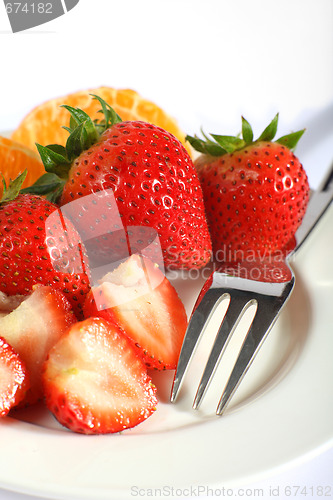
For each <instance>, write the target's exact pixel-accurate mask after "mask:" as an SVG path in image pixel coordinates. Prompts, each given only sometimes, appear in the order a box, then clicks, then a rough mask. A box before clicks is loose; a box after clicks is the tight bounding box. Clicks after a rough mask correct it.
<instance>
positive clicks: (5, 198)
mask: <svg viewBox="0 0 333 500" xmlns="http://www.w3.org/2000/svg"><path fill="white" fill-rule="evenodd" d="M27 173H28V171H27V169H26V170H24V171H23V172H22V173H20V174H19V175H18V176H17V177H16V178H15V179H14V180H13V181H12V180H10V181H9V183H8V186H7V184H6V181H5V179H4V177H3V176H2V186H3V191H2V196H1V198H0V206H1V205H5V204H6V203H8V202H10V201H13V200H15V198H17V197H18V195H19V194H20V189H21V186H22V184H23V182H24V181H25V178H26V176H27ZM1 175H2V174H1Z"/></svg>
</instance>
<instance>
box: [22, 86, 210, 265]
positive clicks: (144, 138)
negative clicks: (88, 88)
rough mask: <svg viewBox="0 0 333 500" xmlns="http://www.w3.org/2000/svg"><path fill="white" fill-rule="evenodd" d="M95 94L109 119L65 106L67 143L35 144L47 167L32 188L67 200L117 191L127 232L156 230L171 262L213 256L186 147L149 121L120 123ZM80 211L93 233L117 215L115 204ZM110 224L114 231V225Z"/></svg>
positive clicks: (192, 262)
mask: <svg viewBox="0 0 333 500" xmlns="http://www.w3.org/2000/svg"><path fill="white" fill-rule="evenodd" d="M94 97H95V98H96V99H98V100H99V101H100V103H101V106H102V111H103V113H104V116H105V119H104V120H103V121H102V122H100V123H98V122H93V121H92V120H91V119H90V118H89V116H88V115H87V114H86V113H85V112H83V111H81V110H80V109H78V108H72V107H70V106H64V107H65V108H67V110H68V111H69V112H70V114H71V117H72V118H71V125H70V127H69V128H68V129H67V130H68V131H69V132H70V135H69V137H68V140H67V144H66V147H62V146H59V145H56V146H55V145H50V146H41V145H37V147H38V150H39V153H40V156H41V159H42V161H43V163H44V166H45V169H46V172H47V173H46V174H45V175H43V176H42V177H41V178H40V179H39V180H38V181H37V182H36V183H35V184H34V185H33V186H30V188H28V191H29V192H34V193H41V192H42V193H43V194H46V193H47V192H48V194H47V197H48V199H51V200H53V201H54V200H56V201H59V203H60V205H66V204H68V203H70V202H71V201H73V200H75V199H78V198H82V199H83V197H85V196H87V195H89V194H91V193H98V192H99V191H101V190H112V192H113V193H114V198H115V202H116V207H117V213H119V214H120V218H121V224H122V226H123V227H124V229H125V231H128V228H131V227H133V226H134V227H142V226H145V227H150V228H154V229H156V231H157V233H158V237H159V239H160V244H161V247H162V250H163V257H164V262H165V264H166V265H167V266H172V267H174V268H188V269H191V268H198V267H203V266H204V265H205V264H206V263H207V262H208V261H209V260H210V256H211V241H210V236H209V231H208V227H207V222H206V217H205V212H204V203H203V197H202V191H201V187H200V182H199V180H198V177H197V174H196V171H195V168H194V165H193V162H192V160H191V158H190V156H189V154H188V152H187V151H186V150H185V148H184V147H183V145H182V144H181V143H180V142H179V141H178V139H176V138H175V137H174V136H173V135H172V134H170V133H169V132H167V131H165V130H163V129H162V128H159V127H157V126H155V125H151V124H149V123H145V122H140V121H124V122H122V121H121V118H120V117H119V116H118V115H117V114H116V113H115V112H114V110H113V109H112V108H110V106H108V105H107V104H106V103H105V102H104V101H103V99H101V98H99V97H98V96H94ZM60 193H61V194H60ZM82 215H83V217H82V221H81V226H80V229H83V230H84V231H86V230H87V228H91V230H92V231H93V229H94V228H95V227H96V224H97V222H96V219H99V220H100V218H101V217H104V218H107V217H109V218H110V219H111V221H113V217H114V208H113V207H112V208H110V210H109V213H98V214H97V215H96V211H95V212H94V213H91V212H90V211H89V210H87V211H85V213H83V214H82ZM110 227H111V229H109V231H113V230H115V229H117V227H116V226H115V225H113V224H111V225H110V224H109V228H110ZM123 227H121V229H123ZM118 229H119V227H118ZM92 236H93V234H91V237H92ZM110 251H112V248H111V250H110ZM127 255H128V254H127Z"/></svg>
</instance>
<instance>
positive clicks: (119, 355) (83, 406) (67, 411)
mask: <svg viewBox="0 0 333 500" xmlns="http://www.w3.org/2000/svg"><path fill="white" fill-rule="evenodd" d="M43 382H44V394H45V401H46V405H47V407H48V408H49V410H50V411H51V412H52V413H53V414H54V416H55V418H56V419H57V420H58V421H59V422H60V424H62V425H63V426H65V427H67V428H68V429H70V430H72V431H73V432H77V433H81V434H107V433H115V432H121V431H123V430H125V429H129V428H132V427H135V426H136V425H138V424H139V423H141V422H143V421H144V420H145V419H147V418H148V417H149V416H150V415H152V414H153V413H154V412H155V410H156V406H157V403H158V401H157V397H156V387H155V386H154V385H153V384H152V381H151V378H150V377H149V375H148V373H147V370H146V367H145V365H144V363H143V361H142V360H141V359H140V357H139V356H138V355H137V353H136V352H135V350H134V349H133V346H132V343H131V342H130V340H129V339H128V338H127V336H126V335H125V334H124V333H123V332H122V331H121V330H120V329H119V328H118V326H117V325H115V324H113V323H110V322H108V321H105V320H103V319H101V318H89V319H86V320H84V321H81V322H79V323H76V324H74V325H72V327H71V328H70V329H69V330H68V331H67V332H66V333H65V334H64V335H63V336H62V337H61V339H60V340H59V341H58V342H57V343H56V344H55V345H54V346H53V348H52V349H51V350H50V352H49V356H48V359H47V360H46V362H45V364H44V371H43Z"/></svg>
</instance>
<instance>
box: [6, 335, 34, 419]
mask: <svg viewBox="0 0 333 500" xmlns="http://www.w3.org/2000/svg"><path fill="white" fill-rule="evenodd" d="M28 387H29V375H28V372H27V370H26V367H25V365H24V363H23V362H22V360H21V359H20V357H19V355H18V354H17V353H16V352H15V351H14V349H13V348H12V347H11V346H10V345H9V344H8V343H7V342H6V340H5V339H4V338H3V337H0V417H4V416H5V415H7V414H8V413H9V411H10V410H11V408H13V407H14V406H16V405H17V404H18V403H20V401H22V399H23V398H24V397H25V394H26V391H27V389H28Z"/></svg>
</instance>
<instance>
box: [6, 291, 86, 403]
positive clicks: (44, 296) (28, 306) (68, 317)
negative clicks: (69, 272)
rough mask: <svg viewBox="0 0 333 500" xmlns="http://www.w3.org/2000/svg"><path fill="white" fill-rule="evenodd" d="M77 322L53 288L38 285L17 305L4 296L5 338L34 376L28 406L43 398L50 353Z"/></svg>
mask: <svg viewBox="0 0 333 500" xmlns="http://www.w3.org/2000/svg"><path fill="white" fill-rule="evenodd" d="M13 306H14V307H15V308H14V309H12V307H13ZM76 321H77V319H76V317H75V315H74V313H73V310H72V308H71V305H70V304H69V302H68V301H67V299H66V298H65V296H64V294H62V293H61V292H59V291H58V290H54V289H52V288H51V287H49V286H42V285H35V287H34V290H33V292H32V293H31V294H30V295H28V296H24V297H17V303H16V304H15V301H14V300H13V298H12V297H9V298H8V299H7V300H6V301H5V300H4V298H3V295H2V309H1V317H0V332H1V335H2V336H3V337H4V338H5V339H6V341H7V342H8V343H9V344H10V345H11V346H12V347H13V349H15V351H16V352H17V353H18V354H19V356H20V358H21V359H22V361H23V362H24V364H25V366H26V368H27V370H28V373H29V377H30V385H31V387H30V389H29V391H28V393H27V396H26V398H25V400H24V403H27V404H28V403H29V404H33V403H35V402H36V401H37V400H38V399H40V398H41V397H42V382H41V370H42V365H43V363H44V361H45V359H46V356H47V353H48V351H49V349H50V348H51V347H52V346H53V345H54V344H55V343H56V342H57V341H58V340H59V338H60V337H61V335H62V334H63V333H64V332H65V331H66V330H67V329H68V328H69V326H70V325H72V324H73V323H74V322H76Z"/></svg>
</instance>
